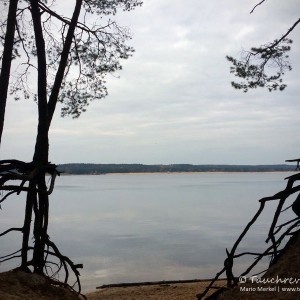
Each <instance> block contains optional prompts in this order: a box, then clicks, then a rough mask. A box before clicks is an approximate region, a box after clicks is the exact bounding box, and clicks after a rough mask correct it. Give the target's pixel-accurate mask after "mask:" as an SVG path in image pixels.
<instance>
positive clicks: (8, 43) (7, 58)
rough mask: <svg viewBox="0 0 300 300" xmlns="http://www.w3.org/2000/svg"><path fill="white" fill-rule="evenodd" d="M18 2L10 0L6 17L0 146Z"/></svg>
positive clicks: (0, 78)
mask: <svg viewBox="0 0 300 300" xmlns="http://www.w3.org/2000/svg"><path fill="white" fill-rule="evenodd" d="M17 7H18V0H10V1H9V8H8V16H7V25H6V34H5V40H4V47H3V49H4V50H3V57H2V66H1V74H0V145H1V138H2V133H3V126H4V117H5V108H6V100H7V91H8V84H9V77H10V69H11V61H12V52H13V45H14V36H15V28H16V12H17Z"/></svg>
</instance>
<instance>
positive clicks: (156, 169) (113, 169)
mask: <svg viewBox="0 0 300 300" xmlns="http://www.w3.org/2000/svg"><path fill="white" fill-rule="evenodd" d="M295 168H296V166H294V165H286V164H282V165H191V164H171V165H144V164H84V163H70V164H60V165H58V171H59V172H61V173H62V174H65V175H104V174H155V173H165V174H172V173H174V174H178V173H233V172H238V173H253V172H259V173H263V172H294V171H295Z"/></svg>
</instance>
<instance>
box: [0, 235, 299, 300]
mask: <svg viewBox="0 0 300 300" xmlns="http://www.w3.org/2000/svg"><path fill="white" fill-rule="evenodd" d="M264 278H265V279H269V280H273V281H275V283H265V284H262V283H257V284H255V283H252V282H249V281H248V282H247V283H241V284H240V285H239V286H238V287H236V288H234V289H232V290H229V291H225V292H224V293H223V294H221V295H220V296H219V297H218V298H217V299H218V300H237V299H241V300H242V299H243V300H244V299H247V300H254V299H255V300H269V299H272V300H274V299H278V300H281V299H282V300H295V299H300V235H299V236H298V237H297V238H296V239H295V242H294V243H293V244H291V245H289V246H288V247H287V249H286V251H285V253H284V254H283V255H282V257H280V258H279V260H278V262H277V263H276V264H275V265H273V266H272V267H271V268H270V269H269V270H268V271H267V273H266V274H265V275H264ZM279 279H281V280H283V279H285V280H286V281H287V282H286V284H282V283H278V280H279ZM290 279H291V280H292V281H290V283H289V282H288V281H289V280H290ZM297 279H299V282H298V283H297V284H296V280H297ZM276 280H277V282H276ZM208 283H209V282H197V283H178V284H161V285H152V286H137V287H111V288H103V289H100V290H97V291H95V292H93V293H89V294H87V295H86V297H87V299H88V300H125V299H126V300H146V299H147V300H196V294H198V293H201V292H202V291H203V290H204V288H205V287H206V286H207V285H208ZM225 284H226V282H225V281H218V282H216V285H217V286H219V287H220V286H225ZM261 288H265V290H259V289H261ZM284 288H294V289H295V291H290V292H287V291H284V290H283V289H284ZM268 289H269V290H268ZM273 289H274V290H273ZM214 291H215V289H213V290H212V291H211V293H212V292H214ZM79 299H83V298H82V297H81V296H78V295H77V294H75V293H74V292H72V291H70V290H69V289H67V288H65V287H61V286H57V284H53V281H49V280H48V279H47V278H45V277H42V276H39V275H37V274H28V273H24V272H20V271H18V272H6V273H1V274H0V300H79Z"/></svg>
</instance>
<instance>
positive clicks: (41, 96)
mask: <svg viewBox="0 0 300 300" xmlns="http://www.w3.org/2000/svg"><path fill="white" fill-rule="evenodd" d="M30 4H31V14H32V21H33V28H34V34H35V41H36V49H37V62H38V115H39V122H38V130H37V139H36V145H35V151H34V156H33V163H34V164H35V168H36V169H37V175H36V181H37V186H36V187H37V188H38V190H39V192H38V198H37V199H36V201H35V202H34V203H33V207H34V213H35V222H34V229H33V235H34V240H35V244H34V250H33V265H34V271H35V272H37V273H43V268H44V266H45V259H44V250H45V244H46V240H45V238H46V234H45V229H46V232H47V227H48V201H49V200H48V194H47V193H46V191H47V188H46V173H45V167H46V166H47V164H48V154H49V153H48V152H49V142H48V130H49V128H48V124H49V122H48V106H47V61H46V50H45V41H44V36H43V29H42V21H41V12H40V9H39V6H38V0H31V1H30ZM45 221H46V223H47V224H45Z"/></svg>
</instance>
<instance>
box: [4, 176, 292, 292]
mask: <svg viewBox="0 0 300 300" xmlns="http://www.w3.org/2000/svg"><path fill="white" fill-rule="evenodd" d="M288 175H289V174H287V173H223V174H222V173H198V174H130V175H118V174H115V175H105V176H103V175H100V176H62V177H60V178H59V179H58V181H57V187H56V189H55V192H54V193H53V195H52V197H51V203H50V216H51V218H50V226H49V233H50V236H51V238H52V239H53V240H54V241H55V242H56V244H57V245H58V246H59V248H60V250H61V251H62V252H63V253H65V254H67V255H68V256H69V257H70V258H72V260H73V261H75V262H78V263H79V262H80V263H83V264H84V270H83V271H82V282H83V288H84V290H89V289H94V288H95V286H98V285H101V284H107V283H114V282H124V281H126V282H130V281H148V280H172V279H193V278H207V277H212V276H213V275H214V274H215V273H216V272H217V271H218V270H219V269H220V267H221V266H222V265H223V260H224V257H225V255H226V254H225V248H231V246H232V244H233V242H234V241H235V239H236V238H237V236H238V235H239V234H240V232H241V230H242V229H243V228H244V226H245V224H246V222H247V221H248V220H250V218H251V217H252V216H253V214H254V212H255V211H256V210H257V208H258V202H257V200H258V199H260V198H261V197H264V196H267V195H271V194H274V193H275V192H278V191H279V189H280V188H283V187H284V185H285V183H284V181H283V178H284V177H286V176H288ZM24 201H25V199H19V198H18V199H14V200H13V201H12V202H10V203H7V204H5V207H3V209H4V210H3V211H2V212H1V214H2V216H1V219H0V226H1V228H5V227H8V226H11V225H12V224H13V226H15V225H17V224H15V223H19V224H22V220H23V209H24ZM275 205H276V203H270V205H269V206H268V208H267V209H266V211H265V212H264V216H263V217H261V218H260V219H259V221H258V224H256V225H255V227H254V228H253V230H252V231H251V232H250V233H249V237H248V239H247V240H245V242H243V243H242V245H241V248H240V249H241V251H243V250H244V249H248V248H249V247H251V250H253V251H259V250H260V249H261V247H263V246H264V240H265V237H266V228H267V227H268V226H269V225H270V218H271V216H272V214H273V212H274V208H275ZM16 241H18V240H17V238H16V236H14V237H13V238H10V240H8V241H7V243H6V244H5V245H4V244H3V243H1V246H0V247H1V248H0V249H1V253H4V251H6V250H7V249H8V248H9V247H10V246H11V245H12V243H14V246H16V243H17V242H16ZM14 249H15V248H14ZM245 263H246V262H245V261H241V262H240V263H239V264H238V265H237V269H241V268H242V267H244V266H245ZM1 268H3V266H1Z"/></svg>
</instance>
